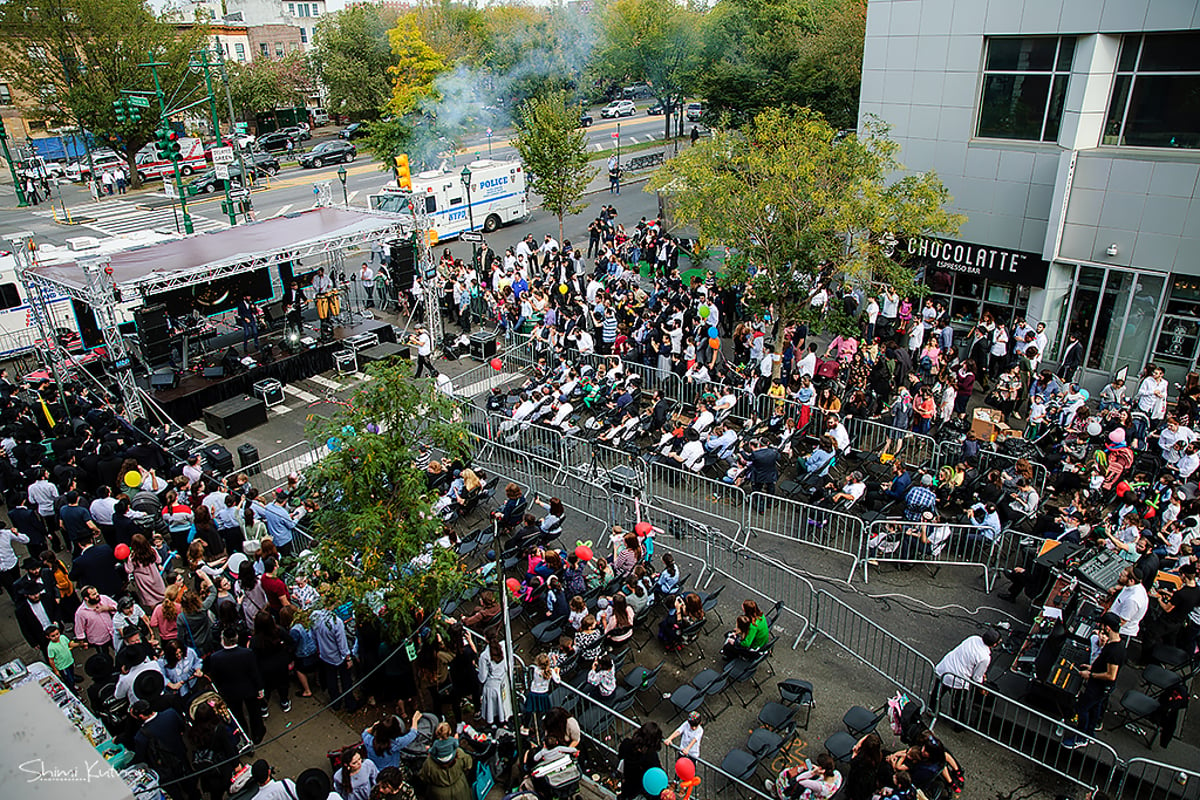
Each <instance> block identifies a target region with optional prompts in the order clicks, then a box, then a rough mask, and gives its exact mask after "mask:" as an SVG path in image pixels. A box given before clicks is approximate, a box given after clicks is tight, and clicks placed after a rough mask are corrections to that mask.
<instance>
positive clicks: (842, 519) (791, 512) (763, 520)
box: [746, 492, 866, 583]
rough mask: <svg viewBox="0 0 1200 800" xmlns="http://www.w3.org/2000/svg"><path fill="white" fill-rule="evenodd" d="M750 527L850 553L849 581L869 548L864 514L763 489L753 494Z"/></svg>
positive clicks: (748, 510) (838, 551)
mask: <svg viewBox="0 0 1200 800" xmlns="http://www.w3.org/2000/svg"><path fill="white" fill-rule="evenodd" d="M758 509H762V510H761V511H759V510H758ZM746 529H747V530H748V531H749V532H750V533H752V534H755V535H759V534H768V535H774V536H781V537H784V538H786V539H790V540H792V541H797V542H800V543H801V544H806V545H810V546H812V547H817V548H820V549H821V550H827V551H829V552H831V553H840V554H841V555H844V556H847V557H848V558H850V559H851V563H850V570H849V572H848V573H847V575H846V582H847V583H849V582H850V581H851V579H852V578H853V577H854V573H855V571H856V570H857V569H858V565H859V562H860V561H862V559H863V553H864V552H865V550H866V527H865V525H864V524H863V521H862V519H861V518H860V517H857V516H855V515H854V514H847V513H846V512H844V511H835V510H834V509H832V508H825V507H823V506H814V505H810V504H808V503H801V502H799V501H796V500H788V499H786V498H782V497H776V496H775V495H769V494H763V493H762V492H755V493H754V494H752V495H751V496H750V504H749V506H747V511H746Z"/></svg>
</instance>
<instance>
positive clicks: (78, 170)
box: [63, 150, 128, 181]
mask: <svg viewBox="0 0 1200 800" xmlns="http://www.w3.org/2000/svg"><path fill="white" fill-rule="evenodd" d="M91 166H95V168H96V169H97V170H99V171H101V172H103V171H104V170H108V169H118V168H120V169H124V168H125V167H127V166H128V163H127V162H126V161H125V157H124V156H120V155H117V154H116V153H114V152H113V151H112V150H97V151H96V152H94V153H92V163H91V165H89V164H88V160H87V158H83V159H80V160H79V161H75V162H72V163H71V164H68V165H67V168H66V169H65V170H64V171H63V174H64V175H66V176H67V177H68V178H69V179H70V180H73V181H81V180H83V179H84V178H87V177H90V176H91V174H92V171H91Z"/></svg>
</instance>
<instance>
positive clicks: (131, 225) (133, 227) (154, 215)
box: [32, 198, 229, 236]
mask: <svg viewBox="0 0 1200 800" xmlns="http://www.w3.org/2000/svg"><path fill="white" fill-rule="evenodd" d="M77 210H78V211H79V212H80V215H81V216H86V217H87V218H89V219H90V220H91V221H90V222H85V223H82V225H83V227H87V228H91V229H93V230H95V231H99V232H100V233H102V234H104V235H106V236H116V235H118V234H122V233H133V232H134V231H144V230H154V229H157V228H161V229H164V230H171V231H174V230H175V221H176V220H178V221H179V225H180V230H182V229H183V215H182V214H179V213H178V212H177V211H176V210H175V207H174V206H165V207H163V208H156V209H153V210H144V209H140V208H138V207H137V205H136V204H135V203H132V202H130V201H128V200H118V199H115V198H105V199H104V200H102V201H101V202H99V203H93V204H91V205H88V206H86V207H84V208H80V209H77ZM32 213H33V214H34V215H35V216H38V217H47V218H51V219H53V217H54V212H53V211H49V210H46V211H34V212H32ZM189 216H191V218H192V226H193V227H194V228H195V230H196V232H197V233H203V232H205V231H218V230H224V229H225V228H228V227H229V225H228V223H226V222H223V221H220V220H215V219H209V218H208V217H204V216H201V215H199V214H196V213H193V212H189Z"/></svg>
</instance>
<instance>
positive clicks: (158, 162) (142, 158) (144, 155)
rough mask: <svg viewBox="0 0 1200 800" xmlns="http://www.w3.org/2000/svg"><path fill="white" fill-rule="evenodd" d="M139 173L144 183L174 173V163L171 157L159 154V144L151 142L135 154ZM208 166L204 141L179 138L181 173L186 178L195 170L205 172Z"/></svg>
mask: <svg viewBox="0 0 1200 800" xmlns="http://www.w3.org/2000/svg"><path fill="white" fill-rule="evenodd" d="M133 160H134V163H135V164H137V171H138V175H140V176H141V178H142V182H143V183H144V182H145V181H147V180H150V179H151V178H161V177H163V176H164V175H174V174H175V172H174V169H175V167H174V165H173V164H172V163H171V162H170V160H169V159H166V158H163V157H162V156H160V155H159V152H158V144H157V143H156V142H149V143H148V144H146V145H145V146H144V147H142V149H141V150H138V152H137V155H136V156H134V159H133ZM207 168H208V164H207V163H205V160H204V142H202V141H200V140H199V139H180V140H179V174H181V175H183V176H184V177H185V178H186V177H188V176H189V175H191V174H192V173H193V172H203V171H204V170H206V169H207Z"/></svg>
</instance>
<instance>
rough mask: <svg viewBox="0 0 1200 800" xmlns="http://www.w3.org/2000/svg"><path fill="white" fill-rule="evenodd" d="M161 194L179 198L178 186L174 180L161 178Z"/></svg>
mask: <svg viewBox="0 0 1200 800" xmlns="http://www.w3.org/2000/svg"><path fill="white" fill-rule="evenodd" d="M163 194H165V195H166V196H167V197H173V198H175V199H176V200H178V199H179V187H177V186H176V185H175V181H173V180H170V178H169V177H167V178H164V179H163Z"/></svg>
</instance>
